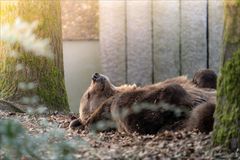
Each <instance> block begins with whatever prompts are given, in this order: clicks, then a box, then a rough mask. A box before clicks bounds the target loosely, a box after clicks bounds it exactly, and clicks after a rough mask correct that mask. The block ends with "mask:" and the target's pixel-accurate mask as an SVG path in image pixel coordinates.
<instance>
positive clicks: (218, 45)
mask: <svg viewBox="0 0 240 160" xmlns="http://www.w3.org/2000/svg"><path fill="white" fill-rule="evenodd" d="M208 3H209V68H211V69H213V70H215V71H216V72H218V71H219V66H220V56H221V52H222V49H223V26H224V13H223V11H224V7H223V0H209V2H208Z"/></svg>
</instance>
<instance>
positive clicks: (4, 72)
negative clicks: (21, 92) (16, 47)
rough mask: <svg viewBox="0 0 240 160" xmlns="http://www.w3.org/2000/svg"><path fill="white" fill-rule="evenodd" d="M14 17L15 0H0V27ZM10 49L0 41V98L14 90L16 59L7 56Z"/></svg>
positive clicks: (10, 21) (15, 13)
mask: <svg viewBox="0 0 240 160" xmlns="http://www.w3.org/2000/svg"><path fill="white" fill-rule="evenodd" d="M16 17H17V1H16V0H12V1H0V28H1V25H2V24H4V23H10V24H11V23H13V22H14V20H15V19H16ZM0 34H2V33H0ZM10 50H11V48H10V47H9V46H8V45H6V44H4V43H3V42H2V41H0V100H1V99H8V98H10V97H12V96H13V95H14V94H15V92H16V86H17V84H16V79H17V76H16V70H15V67H16V59H15V58H12V57H9V56H7V54H6V53H8V52H9V51H10ZM9 79H11V80H9Z"/></svg>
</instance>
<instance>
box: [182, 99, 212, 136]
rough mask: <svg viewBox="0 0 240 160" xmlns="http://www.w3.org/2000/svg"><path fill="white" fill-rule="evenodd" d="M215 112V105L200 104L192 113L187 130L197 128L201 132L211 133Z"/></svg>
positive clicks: (209, 103)
mask: <svg viewBox="0 0 240 160" xmlns="http://www.w3.org/2000/svg"><path fill="white" fill-rule="evenodd" d="M214 111H215V104H214V103H211V102H208V103H202V104H200V105H199V106H197V107H196V108H194V109H193V110H192V113H191V115H190V117H189V118H188V120H187V123H186V127H187V129H188V130H192V129H194V128H196V129H198V130H199V131H200V132H205V133H209V132H210V131H212V130H213V123H214V118H213V114H214Z"/></svg>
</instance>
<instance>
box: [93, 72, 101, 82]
mask: <svg viewBox="0 0 240 160" xmlns="http://www.w3.org/2000/svg"><path fill="white" fill-rule="evenodd" d="M99 77H100V74H99V73H94V74H93V75H92V80H94V81H95V80H97V78H99Z"/></svg>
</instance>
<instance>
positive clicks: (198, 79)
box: [192, 69, 217, 89]
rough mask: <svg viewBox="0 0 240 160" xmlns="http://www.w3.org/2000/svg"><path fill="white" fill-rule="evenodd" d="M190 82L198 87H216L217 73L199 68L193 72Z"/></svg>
mask: <svg viewBox="0 0 240 160" xmlns="http://www.w3.org/2000/svg"><path fill="white" fill-rule="evenodd" d="M192 82H193V83H194V84H195V85H196V86H197V87H199V88H213V89H216V86H217V74H216V73H215V72H214V71H213V70H211V69H201V70H199V71H197V72H196V73H195V75H194V76H193V80H192Z"/></svg>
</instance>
